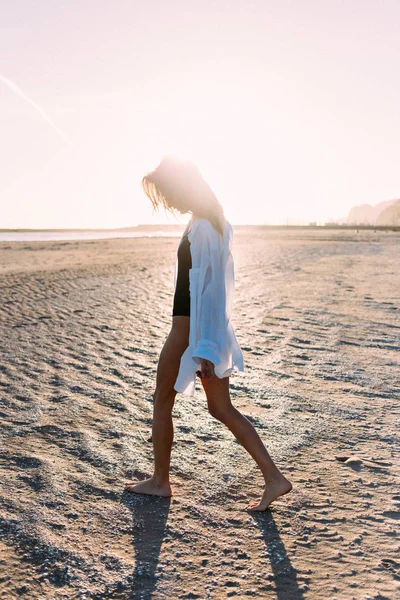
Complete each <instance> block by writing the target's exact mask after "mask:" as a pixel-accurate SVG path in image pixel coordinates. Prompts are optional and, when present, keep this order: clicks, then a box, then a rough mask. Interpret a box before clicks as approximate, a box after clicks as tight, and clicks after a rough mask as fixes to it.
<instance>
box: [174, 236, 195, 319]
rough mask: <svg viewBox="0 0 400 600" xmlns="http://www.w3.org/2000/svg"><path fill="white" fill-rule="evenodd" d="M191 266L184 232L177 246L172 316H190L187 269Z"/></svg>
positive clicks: (188, 247)
mask: <svg viewBox="0 0 400 600" xmlns="http://www.w3.org/2000/svg"><path fill="white" fill-rule="evenodd" d="M191 268H192V257H191V254H190V241H189V238H188V234H187V233H186V234H185V235H184V236H183V238H182V240H181V243H180V244H179V248H178V275H177V279H176V287H175V295H174V307H173V310H172V316H173V317H175V316H177V315H182V316H186V317H190V291H189V269H191Z"/></svg>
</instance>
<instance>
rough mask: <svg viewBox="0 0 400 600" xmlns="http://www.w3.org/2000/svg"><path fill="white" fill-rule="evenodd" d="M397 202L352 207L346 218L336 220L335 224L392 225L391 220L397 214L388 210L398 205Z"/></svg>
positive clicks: (388, 201) (390, 201) (386, 201)
mask: <svg viewBox="0 0 400 600" xmlns="http://www.w3.org/2000/svg"><path fill="white" fill-rule="evenodd" d="M399 202H400V201H399V200H396V199H395V200H385V201H384V202H379V204H375V206H371V204H359V205H358V206H353V208H351V209H350V212H349V214H348V215H347V217H344V218H342V219H336V221H335V223H337V224H338V225H393V224H396V222H394V223H393V219H395V216H394V215H396V214H397V212H396V210H397V209H395V211H394V213H393V212H392V211H391V210H390V209H391V207H392V206H393V205H396V206H397V205H398V203H399Z"/></svg>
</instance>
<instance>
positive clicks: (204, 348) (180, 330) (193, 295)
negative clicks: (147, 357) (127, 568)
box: [125, 156, 292, 511]
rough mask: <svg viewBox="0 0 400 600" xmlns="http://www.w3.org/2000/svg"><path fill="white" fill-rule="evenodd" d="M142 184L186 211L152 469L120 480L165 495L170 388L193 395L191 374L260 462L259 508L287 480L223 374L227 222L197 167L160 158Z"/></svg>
mask: <svg viewBox="0 0 400 600" xmlns="http://www.w3.org/2000/svg"><path fill="white" fill-rule="evenodd" d="M142 186H143V189H144V191H145V193H146V194H147V196H148V197H149V198H150V200H151V202H152V204H153V207H154V208H155V209H156V208H158V207H160V206H163V207H164V208H165V209H167V210H169V211H171V212H173V211H179V212H180V213H182V214H184V213H191V214H192V217H191V219H190V221H189V223H188V225H187V227H186V229H185V231H184V233H183V235H182V238H181V241H180V244H179V247H178V252H177V261H176V262H175V275H174V285H175V295H174V305H173V312H172V327H171V331H170V333H169V335H168V337H167V339H166V341H165V344H164V347H163V349H162V351H161V354H160V358H159V363H158V367H157V379H156V389H155V392H154V395H153V427H152V440H153V448H154V459H155V466H154V474H153V476H152V477H150V478H149V479H146V480H144V481H140V482H132V481H130V482H127V484H126V488H125V489H126V490H127V491H129V492H134V493H138V494H151V495H156V496H172V490H171V485H170V481H169V466H170V457H171V447H172V442H173V423H172V409H173V406H174V402H175V396H176V394H177V393H178V392H179V393H182V394H185V395H189V396H193V394H194V390H195V382H196V375H197V376H198V377H199V378H200V380H201V383H202V386H203V389H204V391H205V394H206V397H207V404H208V410H209V412H210V414H211V415H212V416H213V417H215V418H216V419H218V420H219V421H221V422H222V423H224V425H226V426H227V427H228V428H229V429H230V430H231V432H232V433H233V435H234V436H235V437H236V439H237V440H238V441H239V442H240V444H241V445H242V446H243V447H244V448H245V449H246V450H247V451H248V452H249V454H250V455H251V456H252V457H253V458H254V460H255V461H256V463H257V464H258V466H259V467H260V469H261V471H262V474H263V476H264V479H265V488H264V492H263V494H262V498H261V500H260V501H259V502H258V503H257V502H256V503H252V504H250V505H249V506H248V507H247V508H248V510H254V511H262V510H265V509H266V508H267V506H269V505H270V504H271V502H272V501H273V500H275V499H276V498H278V497H279V496H282V495H283V494H286V493H288V492H289V491H290V490H291V489H292V484H291V483H290V481H289V480H288V479H286V477H284V476H283V474H282V473H281V472H280V471H279V469H278V468H277V467H276V465H275V464H274V462H273V460H272V458H271V457H270V455H269V454H268V452H267V450H266V448H265V446H264V445H263V443H262V441H261V439H260V437H259V436H258V434H257V432H256V430H255V429H254V427H253V425H252V424H251V423H250V422H249V421H248V419H246V417H244V416H243V415H242V414H241V413H240V412H239V411H238V410H237V409H236V408H235V407H234V406H233V405H232V403H231V399H230V396H229V376H230V374H231V373H232V371H234V370H239V371H243V370H244V367H243V355H242V352H241V350H240V348H239V345H238V342H237V339H236V336H235V333H234V331H233V327H232V323H231V320H230V315H231V310H232V300H233V288H234V266H233V257H232V253H231V246H232V226H231V225H230V223H229V222H228V221H227V220H226V219H225V217H224V213H223V209H222V206H221V205H220V203H219V202H218V200H217V198H216V196H215V194H214V193H213V191H212V190H211V188H210V186H209V185H208V184H207V183H206V181H205V180H204V179H203V177H202V176H201V174H200V172H199V170H198V168H197V167H196V166H195V165H194V164H193V163H191V162H189V161H184V160H179V159H177V158H175V157H169V156H167V157H164V158H163V159H162V161H161V163H160V164H159V166H158V167H157V168H156V169H155V170H154V171H152V172H150V173H148V174H147V175H145V176H144V178H143V180H142Z"/></svg>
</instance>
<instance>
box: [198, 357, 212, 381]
mask: <svg viewBox="0 0 400 600" xmlns="http://www.w3.org/2000/svg"><path fill="white" fill-rule="evenodd" d="M196 375H198V376H199V377H200V379H208V380H211V379H213V378H214V377H215V373H214V363H212V362H211V361H209V360H206V359H205V358H200V371H196Z"/></svg>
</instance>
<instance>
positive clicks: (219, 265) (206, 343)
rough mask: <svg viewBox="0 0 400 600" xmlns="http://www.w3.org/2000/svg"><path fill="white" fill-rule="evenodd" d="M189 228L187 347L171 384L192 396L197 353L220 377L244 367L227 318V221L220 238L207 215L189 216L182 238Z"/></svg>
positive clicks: (230, 276) (230, 278) (231, 281)
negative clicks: (188, 320) (200, 217)
mask: <svg viewBox="0 0 400 600" xmlns="http://www.w3.org/2000/svg"><path fill="white" fill-rule="evenodd" d="M189 229H190V231H189V233H188V238H189V241H190V253H191V257H192V268H191V269H190V270H189V288H190V332H189V346H188V347H187V348H186V350H185V352H184V353H183V355H182V357H181V361H180V367H179V373H178V377H177V380H176V382H175V384H174V389H175V391H177V392H178V393H180V394H184V395H186V396H193V395H194V392H195V387H196V371H197V370H198V369H199V364H200V358H204V359H207V360H209V361H211V362H212V363H214V372H215V374H216V376H217V377H219V378H220V379H222V378H223V377H228V376H229V375H230V374H231V373H232V371H234V370H237V371H244V364H243V354H242V351H241V349H240V347H239V344H238V341H237V339H236V335H235V332H234V329H233V326H232V323H231V312H232V304H233V292H234V285H235V274H234V261H233V256H232V239H233V230H232V226H231V224H230V223H229V222H228V221H226V222H225V229H224V234H223V237H222V236H221V235H220V234H219V233H218V231H217V230H216V229H215V228H214V227H213V225H212V224H211V223H210V221H208V219H195V218H194V217H192V218H191V220H190V221H189V223H188V225H187V227H186V229H185V231H184V232H183V234H182V238H183V236H184V235H185V234H186V233H187V231H188V230H189ZM182 238H181V240H182ZM177 262H178V258H176V261H175V273H174V288H175V289H176V281H177Z"/></svg>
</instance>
